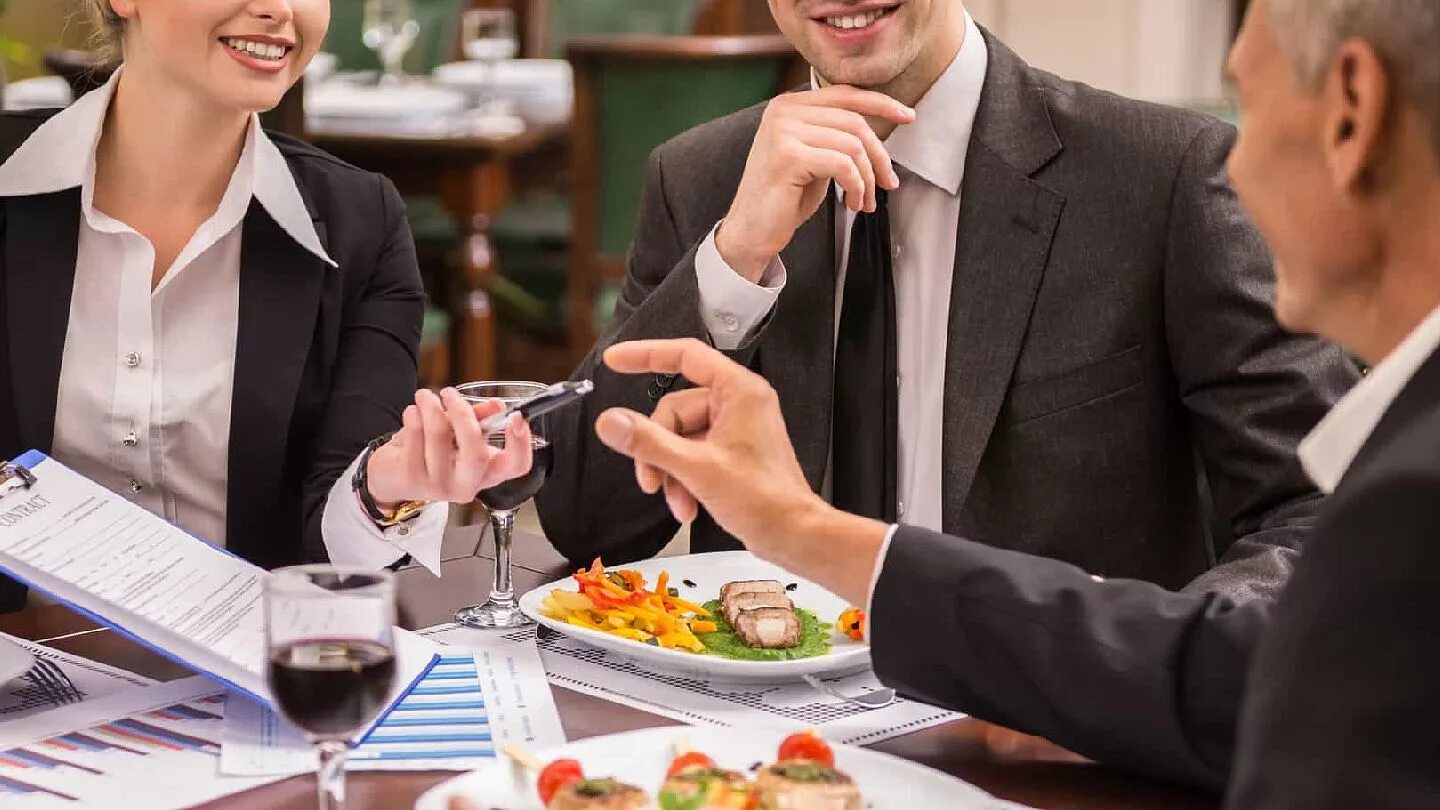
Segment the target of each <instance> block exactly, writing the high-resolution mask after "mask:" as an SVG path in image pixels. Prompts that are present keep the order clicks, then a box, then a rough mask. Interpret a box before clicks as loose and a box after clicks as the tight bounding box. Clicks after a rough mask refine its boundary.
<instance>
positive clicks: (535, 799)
mask: <svg viewBox="0 0 1440 810" xmlns="http://www.w3.org/2000/svg"><path fill="white" fill-rule="evenodd" d="M786 736H787V732H780V731H777V732H767V731H750V730H745V731H742V730H740V729H731V728H709V727H683V726H681V727H674V726H672V727H668V728H651V729H644V730H642V731H627V732H625V733H623V734H607V735H605V736H603V737H591V738H589V739H586V740H580V741H579V742H573V743H569V744H568V745H563V746H560V747H559V748H555V749H552V750H549V751H542V752H539V754H538V755H539V758H540V759H541V761H543V762H551V761H553V760H556V759H560V758H562V757H569V758H573V759H577V760H579V761H580V765H581V767H582V768H584V770H585V773H586V775H587V776H591V777H596V778H598V777H607V776H613V777H615V778H616V779H618V780H620V781H622V782H628V783H630V784H632V785H635V786H636V787H639V788H641V789H643V790H645V791H646V792H647V793H649V794H650V796H651V797H654V796H655V794H656V792H657V791H658V790H659V789H660V785H661V783H662V782H664V781H665V769H666V768H668V767H669V765H670V761H671V759H672V758H673V757H674V756H675V743H676V742H682V741H683V743H684V744H685V745H686V746H687V747H689V748H690V749H692V750H695V751H700V752H702V753H705V754H708V755H710V757H711V758H713V759H714V760H715V763H716V764H717V765H719V766H720V767H722V768H730V769H732V770H736V771H740V772H741V773H745V774H747V775H748V774H749V773H750V767H751V766H752V765H754V764H755V763H756V762H763V763H765V764H767V765H768V764H770V763H771V762H773V761H774V760H775V752H776V751H777V750H778V749H779V746H780V741H781V740H782V739H784V738H785V737H786ZM831 748H833V749H834V751H835V767H836V768H838V769H840V770H842V771H844V772H845V773H847V774H849V775H850V777H851V778H852V779H854V780H855V784H856V785H857V786H858V787H859V788H860V793H861V795H862V796H863V797H864V801H865V806H866V807H867V808H871V810H915V809H916V808H922V807H923V808H936V809H937V810H938V808H945V810H999V809H1000V808H1007V807H1014V805H1009V804H1007V803H1005V802H1002V801H1000V800H999V799H996V798H995V797H994V796H991V795H990V794H988V793H986V792H985V791H983V790H980V789H979V788H977V787H975V786H973V785H970V784H967V783H965V782H962V781H960V780H959V779H956V778H954V777H952V776H948V775H946V774H943V773H941V772H939V771H936V770H931V769H930V768H926V767H925V766H923V765H917V764H916V763H914V762H910V761H907V760H903V759H900V758H899V757H894V756H891V755H889V754H882V753H880V752H878V751H870V750H867V749H864V748H854V747H851V746H848V745H832V746H831ZM535 776H536V775H535V774H533V773H524V772H523V771H522V770H521V769H520V768H519V767H517V766H516V765H514V764H513V763H512V762H511V761H510V760H509V759H508V758H503V757H502V758H501V759H498V760H496V761H495V762H493V763H491V764H489V765H486V766H485V767H483V768H481V769H479V770H477V771H474V772H472V773H468V774H465V775H463V776H458V777H456V778H454V779H451V780H449V781H448V782H442V783H441V784H439V785H436V786H435V787H433V788H431V789H430V790H429V791H427V792H426V793H425V794H423V795H422V796H421V797H420V799H419V800H418V801H417V802H416V803H415V810H449V808H450V800H451V799H452V798H453V797H464V798H466V799H468V800H470V802H471V803H472V804H474V805H476V806H477V807H479V808H482V810H494V808H501V807H503V808H505V810H537V808H540V807H541V805H540V798H539V796H537V795H536V793H535Z"/></svg>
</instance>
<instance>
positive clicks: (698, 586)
mask: <svg viewBox="0 0 1440 810" xmlns="http://www.w3.org/2000/svg"><path fill="white" fill-rule="evenodd" d="M614 568H615V569H620V568H629V569H632V570H635V571H639V572H640V573H641V574H643V575H644V576H645V584H646V586H647V587H652V588H653V587H654V586H655V582H656V580H657V579H658V578H659V576H660V572H661V571H669V572H670V586H671V587H673V588H675V589H676V591H678V593H679V596H680V598H682V599H688V600H689V601H691V602H694V603H696V604H704V603H705V602H708V601H710V600H711V599H719V598H720V586H721V585H724V584H725V583H727V582H736V581H740V580H749V579H774V580H779V581H780V582H782V583H785V584H786V585H790V584H791V583H794V585H795V587H794V588H792V589H791V590H790V591H789V593H788V595H789V597H790V601H792V602H794V603H795V606H796V607H797V608H804V609H806V610H808V611H810V612H812V613H814V614H815V615H817V616H819V617H820V620H821V621H824V622H828V623H831V624H833V623H834V622H835V620H836V619H837V618H839V616H840V612H841V611H843V610H845V608H847V607H849V605H848V604H846V602H845V600H843V599H841V598H840V597H838V596H836V595H835V594H833V593H831V592H829V591H827V590H825V589H824V588H822V587H820V586H819V585H816V584H814V583H813V582H807V581H806V580H803V579H799V578H798V577H795V576H793V575H791V574H789V573H787V572H786V571H785V570H784V569H782V568H779V567H778V566H774V565H771V564H770V563H767V562H764V561H762V560H760V559H759V558H758V557H756V556H755V555H754V554H751V553H750V552H748V551H716V552H711V553H709V554H688V555H685V556H683V557H660V558H656V559H652V560H645V561H643V562H638V563H634V564H632V565H621V566H614ZM607 570H609V569H607ZM687 583H693V585H691V584H687ZM556 588H559V589H562V590H567V591H577V590H579V588H578V586H577V585H576V584H575V580H574V579H571V578H569V577H566V578H565V579H562V580H558V581H556V582H552V583H550V584H548V585H543V586H541V587H539V588H536V589H535V590H533V591H530V592H529V593H527V594H525V595H524V596H522V597H521V598H520V609H521V610H523V611H525V613H526V614H527V615H529V616H530V617H531V618H533V619H534V620H535V621H537V622H539V623H540V624H542V625H544V626H546V627H549V628H550V629H552V630H556V631H558V632H561V633H564V634H565V635H567V636H571V637H573V638H575V639H578V640H580V641H583V642H585V643H586V644H590V645H592V646H595V647H600V648H602V649H605V650H608V651H611V652H614V653H617V654H619V655H622V656H624V657H626V658H628V659H630V660H631V661H634V662H635V663H637V664H639V665H641V666H644V667H647V668H652V669H657V670H664V671H666V672H670V673H673V674H676V675H681V676H684V677H688V678H701V679H705V680H711V681H721V682H729V683H784V682H787V681H797V680H799V679H800V676H802V675H816V676H826V675H841V674H845V673H849V672H855V671H857V670H862V669H865V668H866V667H868V666H870V647H869V645H867V644H865V642H863V641H856V640H855V639H852V638H849V637H848V636H846V635H845V634H843V633H839V632H832V634H831V638H830V643H831V648H830V652H828V653H826V654H825V655H820V656H816V657H814V658H800V659H796V660H793V661H739V660H735V659H732V658H721V657H719V656H715V655H706V654H703V653H693V652H688V651H686V650H670V649H665V648H664V647H652V646H650V645H648V644H644V643H641V642H639V641H633V640H631V639H628V638H621V637H619V636H613V635H610V634H609V633H602V632H600V631H599V630H591V629H589V628H585V627H577V626H575V625H573V624H569V623H567V622H563V621H559V620H556V619H551V618H549V617H547V616H544V615H542V614H541V606H540V603H541V600H543V599H544V598H545V596H546V595H547V594H549V593H550V591H551V590H554V589H556Z"/></svg>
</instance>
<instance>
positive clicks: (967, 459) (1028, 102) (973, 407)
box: [942, 33, 1064, 532]
mask: <svg viewBox="0 0 1440 810" xmlns="http://www.w3.org/2000/svg"><path fill="white" fill-rule="evenodd" d="M986 41H987V45H988V46H989V48H990V63H989V68H988V72H987V75H986V78H985V89H984V91H983V93H982V95H981V101H980V111H979V115H978V117H977V118H976V121H975V130H974V135H973V137H972V139H971V143H970V149H969V152H968V155H967V157H966V162H965V179H964V182H963V183H962V185H961V207H960V223H959V229H958V235H957V242H956V249H955V275H954V281H953V283H952V285H951V300H950V327H949V342H948V344H947V346H946V357H945V405H944V419H945V438H944V449H943V453H944V467H943V471H942V477H943V481H942V486H943V490H944V498H945V503H944V512H943V514H944V519H943V523H944V527H945V529H946V530H947V531H950V532H957V531H959V529H960V526H959V519H960V514H961V512H962V510H963V509H964V505H965V499H966V496H967V495H968V494H969V491H970V486H971V484H972V483H973V482H974V480H975V472H976V469H977V468H978V467H979V465H980V459H981V457H982V456H983V455H984V452H985V447H986V445H987V444H988V443H989V440H990V435H991V432H992V431H993V430H994V427H995V420H996V417H997V416H998V415H999V412H1000V406H1001V405H1002V404H1003V402H1004V400H1005V393H1006V391H1007V389H1008V388H1009V384H1010V378H1011V375H1012V373H1013V372H1014V369H1015V361H1016V359H1017V358H1018V357H1019V355H1020V348H1021V345H1022V344H1023V341H1024V337H1025V332H1026V329H1027V327H1028V325H1029V322H1030V313H1031V311H1032V309H1033V306H1034V303H1035V296H1036V293H1037V292H1038V291H1039V289H1040V280H1041V277H1042V276H1043V274H1044V270H1045V262H1046V258H1047V257H1048V256H1049V252H1050V245H1051V242H1052V240H1053V239H1054V236H1055V229H1056V226H1057V225H1058V224H1059V221H1060V211H1061V209H1062V208H1063V206H1064V198H1063V197H1062V196H1060V195H1059V194H1057V193H1056V192H1054V191H1052V190H1050V189H1048V188H1046V187H1045V186H1043V185H1041V184H1040V183H1038V182H1036V181H1035V180H1034V179H1032V175H1033V174H1035V173H1036V172H1038V171H1039V170H1040V169H1041V168H1042V167H1043V166H1044V165H1045V164H1046V163H1048V162H1049V161H1050V160H1051V159H1052V158H1054V156H1055V155H1057V154H1058V153H1059V152H1060V149H1061V144H1060V141H1059V138H1058V136H1057V135H1056V133H1055V130H1054V127H1053V126H1052V125H1051V123H1050V116H1049V112H1048V111H1047V109H1046V106H1045V98H1044V95H1043V91H1042V89H1041V88H1040V87H1039V86H1038V85H1037V84H1036V83H1035V81H1034V79H1033V78H1032V77H1031V76H1030V75H1029V73H1030V71H1029V68H1028V67H1027V66H1026V65H1025V64H1024V63H1023V62H1022V61H1020V59H1019V57H1017V56H1016V55H1015V54H1014V53H1012V52H1011V51H1010V50H1009V49H1007V48H1006V47H1005V46H1004V45H1002V44H1001V43H999V42H998V41H996V40H995V39H994V38H993V37H990V36H989V35H988V33H987V35H986Z"/></svg>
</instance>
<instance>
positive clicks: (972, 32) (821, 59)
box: [539, 0, 1357, 597]
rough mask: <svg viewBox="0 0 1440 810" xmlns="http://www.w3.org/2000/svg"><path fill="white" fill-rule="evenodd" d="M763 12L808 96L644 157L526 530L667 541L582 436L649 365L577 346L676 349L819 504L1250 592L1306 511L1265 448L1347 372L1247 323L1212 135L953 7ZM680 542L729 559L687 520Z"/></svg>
mask: <svg viewBox="0 0 1440 810" xmlns="http://www.w3.org/2000/svg"><path fill="white" fill-rule="evenodd" d="M771 8H772V11H773V12H774V14H775V17H776V20H777V22H778V23H779V25H780V28H781V30H782V31H784V32H785V34H786V35H787V36H788V37H789V38H790V40H791V41H792V42H794V43H795V45H796V46H797V48H798V49H799V50H800V52H801V53H802V54H803V55H804V56H805V57H806V59H807V60H808V61H809V62H810V64H811V65H812V67H813V69H814V74H815V77H816V78H815V82H816V84H817V85H819V86H818V87H817V88H815V89H809V90H806V91H803V92H796V93H790V94H786V95H784V96H782V97H780V98H777V99H775V100H773V101H771V102H770V103H768V104H766V105H761V106H758V107H755V108H752V109H748V110H744V111H741V112H738V113H736V114H733V115H731V116H728V117H725V118H722V119H719V120H717V121H714V122H711V123H709V124H706V125H704V126H701V127H699V128H697V129H695V130H692V131H691V132H689V133H686V134H684V135H682V136H680V137H678V138H676V139H675V140H673V141H671V142H670V143H668V144H666V145H665V146H663V147H661V148H660V149H658V150H657V151H656V152H655V154H654V156H653V157H652V160H651V166H650V172H649V177H648V181H647V183H646V187H645V190H644V194H643V199H642V204H641V212H640V216H639V222H638V224H637V230H636V234H635V239H634V243H633V248H632V253H631V256H630V261H629V273H628V278H627V280H626V284H625V287H624V290H623V291H622V294H621V296H620V302H619V305H618V309H617V312H616V317H615V320H614V323H613V325H612V326H611V327H610V329H609V330H608V331H607V333H606V334H605V335H604V336H603V337H602V339H601V340H600V342H599V345H598V346H597V347H596V352H595V353H593V354H592V355H591V356H590V358H589V359H587V361H586V362H585V363H584V365H583V366H582V367H581V369H580V370H579V371H578V372H577V375H579V376H591V377H593V378H594V380H595V383H596V391H595V393H594V395H592V396H591V397H590V398H589V399H588V401H587V402H586V403H585V404H584V406H583V407H581V408H577V409H572V410H571V411H570V412H567V413H566V414H565V415H564V416H563V417H561V418H559V419H557V420H556V421H555V423H554V424H553V425H552V428H551V441H552V443H553V445H554V447H555V453H556V458H557V462H556V464H555V468H554V471H553V473H552V477H551V479H550V480H549V482H548V483H547V485H546V488H545V490H544V491H543V492H542V493H541V495H540V497H539V506H540V512H541V517H542V520H543V523H544V527H545V532H546V535H547V537H548V538H549V539H550V541H551V542H552V543H553V544H554V545H555V546H556V548H557V549H559V550H560V551H561V552H562V553H563V554H565V555H566V556H567V557H568V558H570V559H571V560H573V561H575V562H577V563H583V562H586V561H588V560H589V559H590V558H593V557H595V556H596V555H601V556H603V557H604V559H605V560H606V561H607V562H612V563H613V562H623V561H627V560H633V559H638V558H642V557H646V556H650V555H653V554H654V553H656V552H658V551H659V550H660V549H661V548H662V547H663V546H664V545H665V544H666V543H667V542H668V541H669V540H670V539H671V538H672V537H673V535H674V533H675V531H676V529H677V527H678V523H677V522H676V521H675V519H674V518H673V517H672V515H671V511H670V510H668V509H666V505H665V504H664V503H663V502H662V501H661V500H660V499H659V498H655V497H652V496H648V495H646V494H644V493H643V492H641V491H640V489H638V488H636V487H635V486H634V485H633V484H632V483H631V478H632V477H631V474H630V467H629V465H628V463H627V461H626V460H625V459H623V458H621V457H619V456H617V455H615V454H613V453H611V452H609V451H608V450H606V449H605V448H604V447H603V446H602V445H600V444H599V443H598V442H597V441H596V440H595V438H594V436H593V434H592V431H591V426H592V425H593V424H594V420H595V418H596V416H597V415H598V414H599V413H600V412H601V411H603V410H604V409H606V408H610V407H614V406H623V407H627V408H631V409H635V410H638V411H642V412H646V411H648V410H650V409H651V408H653V407H654V404H655V402H656V401H657V400H659V399H660V398H661V397H662V396H663V395H664V394H665V393H667V392H668V391H670V390H672V389H673V388H674V387H675V380H676V378H674V377H672V376H654V377H651V378H648V379H634V378H626V377H623V376H620V375H616V374H614V373H612V372H610V371H608V370H607V369H605V368H604V367H603V365H602V364H601V363H600V361H599V358H600V352H601V351H603V350H604V349H605V348H606V347H608V346H610V345H612V344H614V343H616V342H619V341H626V340H635V339H644V338H674V337H695V338H701V339H704V340H706V341H708V342H710V343H712V345H715V346H716V347H717V348H720V349H722V350H725V351H726V352H727V353H728V354H729V355H730V356H731V357H732V358H734V359H736V360H738V361H739V362H741V363H742V364H744V365H747V366H748V367H750V368H751V369H753V370H755V371H757V372H759V373H760V374H761V375H762V376H764V378H765V379H766V380H768V381H769V382H770V383H771V384H772V385H773V386H774V387H775V388H776V390H777V391H778V394H779V400H780V405H781V407H782V409H783V412H784V416H785V422H786V424H787V425H788V426H789V430H790V437H791V439H792V441H793V443H794V446H795V449H796V452H797V454H798V456H799V460H800V464H801V466H802V469H803V470H804V472H805V477H806V480H807V481H808V482H809V484H810V486H811V487H812V488H813V489H815V490H816V491H817V492H824V493H825V494H826V495H827V497H829V498H830V499H831V500H832V502H833V503H835V505H837V506H840V507H843V508H845V509H846V510H847V511H850V512H854V513H857V514H862V515H866V516H869V517H874V518H878V519H881V520H885V521H904V522H905V523H907V524H909V525H915V526H921V527H924V528H927V529H931V530H936V531H944V532H945V533H947V534H952V535H958V536H963V537H967V538H971V539H974V540H978V541H981V542H984V543H988V544H991V545H994V546H997V547H1000V548H1005V549H1012V550H1016V551H1023V552H1027V553H1032V554H1038V555H1043V556H1047V557H1053V558H1058V559H1061V560H1065V561H1067V562H1070V563H1073V564H1075V565H1077V566H1079V567H1081V568H1083V569H1085V570H1086V571H1088V572H1090V573H1092V574H1094V575H1097V576H1105V577H1134V578H1139V579H1145V580H1149V581H1152V582H1155V583H1158V584H1160V585H1162V586H1164V587H1167V588H1181V587H1185V586H1189V587H1191V588H1193V589H1197V590H1219V591H1224V592H1226V593H1229V594H1231V595H1234V596H1237V597H1248V596H1254V595H1261V596H1270V595H1273V594H1274V592H1275V590H1276V589H1277V588H1278V586H1279V585H1280V584H1281V583H1282V582H1283V581H1284V580H1285V579H1286V577H1287V575H1288V572H1289V570H1290V566H1291V562H1292V556H1293V554H1294V550H1295V549H1296V548H1297V547H1298V546H1299V545H1300V543H1301V542H1302V540H1303V537H1304V536H1305V533H1306V530H1307V529H1306V527H1307V524H1308V522H1309V521H1310V520H1311V518H1312V516H1313V514H1314V512H1315V509H1316V506H1317V501H1318V495H1317V493H1316V491H1315V490H1314V488H1313V487H1312V486H1311V485H1310V484H1309V482H1308V481H1307V480H1306V479H1305V476H1304V475H1303V473H1302V472H1301V470H1300V468H1299V466H1298V465H1297V464H1296V462H1295V459H1294V452H1295V446H1296V444H1297V442H1298V440H1299V438H1300V436H1302V435H1303V434H1304V432H1305V431H1306V430H1307V429H1308V428H1309V427H1310V426H1312V425H1313V424H1314V423H1315V422H1316V421H1318V420H1319V418H1320V417H1321V416H1322V415H1323V414H1324V413H1325V411H1326V410H1327V409H1328V408H1329V407H1330V406H1331V405H1332V404H1333V403H1334V402H1335V401H1336V400H1337V399H1338V398H1339V397H1340V395H1342V394H1343V393H1344V392H1345V391H1346V390H1347V389H1348V388H1349V387H1350V385H1352V384H1353V382H1354V381H1355V379H1356V377H1357V374H1356V372H1355V370H1354V368H1353V367H1352V365H1351V364H1350V363H1349V362H1348V361H1347V360H1345V359H1344V358H1343V357H1342V356H1341V354H1340V352H1339V351H1337V350H1336V349H1334V348H1332V347H1330V346H1328V345H1326V344H1323V343H1321V342H1318V341H1315V340H1313V339H1310V338H1306V337H1297V336H1291V335H1287V334H1285V333H1284V332H1283V331H1282V330H1281V329H1280V328H1279V327H1278V326H1277V324H1276V323H1275V321H1274V318H1273V316H1272V315H1271V313H1270V311H1269V307H1268V299H1269V298H1270V295H1271V290H1272V287H1273V283H1274V280H1273V274H1272V270H1271V266H1270V265H1271V263H1270V256H1269V254H1268V253H1267V252H1266V250H1265V248H1264V247H1263V245H1262V243H1261V241H1260V239H1259V237H1258V236H1257V235H1256V233H1255V231H1254V230H1253V229H1252V227H1251V225H1250V223H1249V222H1248V221H1247V219H1246V218H1245V216H1244V214H1243V213H1242V212H1241V211H1240V208H1239V206H1238V204H1237V202H1236V200H1235V197H1234V195H1233V193H1232V192H1231V189H1230V188H1229V186H1228V185H1227V183H1226V180H1225V172H1224V165H1223V164H1224V160H1225V157H1226V155H1227V154H1228V152H1229V150H1230V146H1231V143H1232V142H1233V139H1234V130H1233V128H1232V127H1230V126H1229V125H1227V124H1224V123H1221V122H1219V121H1216V120H1214V119H1212V118H1208V117H1204V116H1201V115H1198V114H1192V113H1188V112H1183V111H1180V110H1175V109H1170V108H1164V107H1159V106H1155V105H1149V104H1143V103H1139V102H1135V101H1131V100H1127V99H1123V98H1119V97H1116V96H1113V95H1110V94H1108V93H1103V92H1099V91H1096V90H1094V89H1092V88H1089V87H1086V86H1083V85H1079V84H1075V83H1071V82H1067V81H1064V80H1061V79H1059V78H1056V77H1054V76H1052V75H1049V74H1047V73H1044V72H1042V71H1039V70H1036V69H1034V68H1032V67H1030V66H1028V65H1026V64H1025V63H1024V62H1023V61H1022V60H1021V59H1020V58H1019V57H1018V56H1016V55H1015V54H1014V53H1012V52H1011V51H1010V50H1009V49H1007V48H1006V47H1005V46H1004V45H1003V44H1002V43H1000V42H999V41H997V40H995V39H994V38H993V37H991V36H990V35H989V34H987V33H985V32H983V31H982V30H981V29H980V28H979V27H978V26H976V25H975V24H974V22H973V21H972V20H971V19H970V18H969V16H968V14H967V13H966V12H965V9H964V7H963V5H962V3H961V2H960V1H959V0H904V2H895V0H883V1H882V2H872V0H865V1H864V2H858V3H857V2H841V1H840V0H772V2H771ZM858 88H868V89H858ZM908 105H913V109H912V107H911V106H908ZM1207 494H1208V495H1209V496H1211V499H1212V500H1213V504H1214V506H1215V508H1216V514H1217V515H1218V517H1219V520H1218V521H1214V522H1213V523H1214V524H1216V525H1219V526H1220V527H1221V529H1220V531H1217V532H1211V531H1210V530H1209V528H1208V526H1207V521H1206V519H1205V515H1206V511H1207V510H1206V501H1207V497H1206V495H1207ZM691 547H692V550H694V551H711V550H717V549H725V548H738V547H739V546H738V544H737V543H736V542H735V541H734V539H733V538H731V537H730V536H728V535H727V534H725V532H723V531H722V530H721V529H720V528H718V527H717V526H716V524H715V523H714V521H713V520H711V519H710V517H709V516H708V515H706V514H703V513H702V514H699V515H698V516H697V519H696V520H695V521H694V524H693V526H692V532H691Z"/></svg>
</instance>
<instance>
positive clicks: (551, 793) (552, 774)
mask: <svg viewBox="0 0 1440 810" xmlns="http://www.w3.org/2000/svg"><path fill="white" fill-rule="evenodd" d="M584 778H585V772H584V771H583V770H581V769H580V763H579V762H577V761H576V760H573V759H557V760H555V761H554V762H552V763H550V764H549V765H546V766H545V770H543V771H541V772H540V778H539V783H538V784H537V785H536V786H535V790H536V792H537V793H539V794H540V802H541V804H546V805H548V804H550V800H551V799H553V798H555V794H556V793H559V792H560V789H561V788H563V787H565V786H566V785H569V784H573V783H575V782H579V781H581V780H582V779H584Z"/></svg>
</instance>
